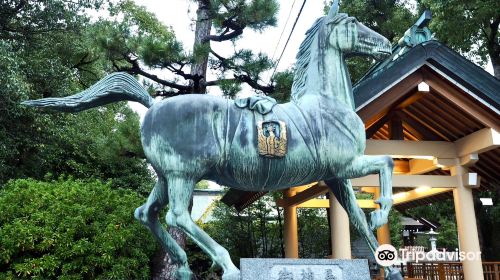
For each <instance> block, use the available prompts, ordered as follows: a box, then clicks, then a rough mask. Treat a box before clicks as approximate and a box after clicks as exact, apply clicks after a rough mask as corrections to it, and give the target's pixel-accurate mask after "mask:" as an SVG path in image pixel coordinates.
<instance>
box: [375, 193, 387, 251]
mask: <svg viewBox="0 0 500 280" xmlns="http://www.w3.org/2000/svg"><path fill="white" fill-rule="evenodd" d="M374 196H375V200H377V199H379V198H380V188H376V189H375V193H374ZM377 208H380V205H378V204H377ZM377 241H378V244H380V245H381V244H391V231H390V230H389V223H387V224H385V225H383V226H381V227H379V228H378V229H377Z"/></svg>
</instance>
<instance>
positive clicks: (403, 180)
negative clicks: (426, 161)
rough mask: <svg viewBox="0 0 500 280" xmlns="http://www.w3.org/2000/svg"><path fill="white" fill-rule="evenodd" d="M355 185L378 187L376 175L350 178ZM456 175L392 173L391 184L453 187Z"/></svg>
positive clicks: (399, 185) (455, 183)
mask: <svg viewBox="0 0 500 280" xmlns="http://www.w3.org/2000/svg"><path fill="white" fill-rule="evenodd" d="M351 182H352V185H353V186H356V187H378V186H379V180H378V175H368V176H365V177H362V178H356V179H352V180H351ZM456 185H457V177H455V176H446V175H394V176H393V177H392V186H393V187H395V188H410V187H421V186H427V187H431V188H454V187H455V186H456Z"/></svg>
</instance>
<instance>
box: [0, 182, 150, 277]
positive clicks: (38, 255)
mask: <svg viewBox="0 0 500 280" xmlns="http://www.w3.org/2000/svg"><path fill="white" fill-rule="evenodd" d="M110 185H111V184H110V183H108V184H102V183H100V182H99V181H90V182H85V181H76V180H73V179H69V180H62V179H61V180H58V181H52V182H40V181H34V180H16V181H10V182H9V183H7V184H6V185H5V186H4V188H3V189H1V190H0V213H1V215H0V278H1V279H26V278H29V279H147V278H149V274H150V272H149V260H150V258H151V256H152V254H153V253H154V251H155V249H157V248H156V245H155V244H156V242H155V241H154V240H153V239H152V238H151V235H150V234H149V232H148V231H147V230H146V229H145V228H144V227H142V225H140V224H139V223H138V222H136V221H135V220H134V217H133V210H134V209H135V207H137V206H139V205H140V204H141V203H143V202H144V201H143V198H141V197H140V196H139V195H137V194H135V193H133V192H131V191H126V190H114V189H111V187H110Z"/></svg>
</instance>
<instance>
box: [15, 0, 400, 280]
mask: <svg viewBox="0 0 500 280" xmlns="http://www.w3.org/2000/svg"><path fill="white" fill-rule="evenodd" d="M306 35H307V36H306V39H305V40H304V42H303V43H302V44H301V46H300V50H299V53H298V54H297V65H296V68H297V69H296V73H295V78H294V83H293V89H292V101H291V102H289V103H286V104H276V102H275V101H274V100H273V99H272V98H269V97H263V96H260V97H259V96H255V97H250V98H247V99H241V100H236V102H235V101H233V100H228V99H223V98H221V97H216V96H210V95H199V94H190V95H182V96H176V97H172V98H168V99H165V100H162V101H155V100H154V99H153V98H151V96H150V95H149V94H148V93H147V92H146V91H145V90H144V89H143V88H142V87H141V86H140V84H139V83H138V82H137V81H136V80H135V79H134V78H133V77H132V76H130V75H128V74H125V73H114V74H111V75H108V76H107V77H105V78H104V79H103V80H101V81H99V82H98V83H96V84H95V85H93V86H92V87H90V88H89V89H87V90H85V91H83V92H81V93H79V94H76V95H73V96H69V97H64V98H45V99H40V100H34V101H26V102H24V104H26V105H29V106H37V107H48V108H52V109H56V110H60V111H67V112H77V111H81V110H85V109H89V108H92V107H96V106H100V105H104V104H107V103H111V102H115V101H119V100H130V101H137V102H140V103H141V104H143V105H144V106H146V107H148V108H149V110H148V112H147V113H146V115H145V117H144V121H143V123H142V126H141V139H142V145H143V148H144V153H145V155H146V157H147V159H148V161H149V162H150V163H151V165H152V167H153V168H154V170H155V171H156V173H157V175H158V181H157V183H156V185H155V186H154V189H153V190H152V192H151V194H150V196H149V198H148V200H147V202H146V203H145V204H144V205H142V206H140V207H139V208H137V209H136V210H135V217H136V218H137V219H138V220H139V221H140V222H141V223H143V224H144V225H145V226H147V227H148V228H149V229H150V230H151V232H152V233H153V234H154V235H155V237H156V238H157V239H158V241H159V242H160V243H161V244H162V246H163V247H164V248H165V250H166V251H167V252H168V253H169V255H170V256H171V258H172V260H173V261H174V262H175V263H177V264H178V265H179V269H178V271H177V278H178V279H191V276H192V272H191V270H190V269H189V266H188V261H187V256H186V253H185V252H184V251H183V250H182V249H181V247H179V245H178V244H177V243H176V242H175V241H174V239H173V238H172V237H171V236H170V235H169V234H168V232H167V231H166V230H165V228H164V227H163V226H162V225H161V223H160V221H159V218H158V213H159V211H160V210H161V209H162V208H164V207H165V206H166V205H167V204H170V208H169V211H168V213H167V215H166V223H167V225H169V226H174V227H178V228H180V229H181V230H183V231H184V232H185V233H186V234H187V235H188V236H190V237H191V238H192V239H193V240H194V241H195V242H196V243H197V244H198V245H199V246H200V247H201V249H203V251H205V252H206V253H207V254H208V255H210V257H211V258H212V260H213V261H214V264H216V265H218V266H220V267H222V269H223V271H224V273H223V277H222V278H223V279H226V280H229V279H231V280H232V279H240V278H239V274H240V272H239V270H238V268H237V267H236V266H235V265H234V264H233V263H232V261H231V258H230V256H229V253H228V252H227V250H226V249H224V248H223V247H222V246H221V245H219V244H218V243H217V242H215V241H214V240H213V239H212V238H211V237H210V236H209V235H208V234H207V233H205V232H204V231H203V230H202V229H201V228H200V227H198V226H197V225H196V224H195V223H194V222H193V220H192V219H191V216H190V213H189V211H188V206H189V202H190V199H191V197H192V194H193V189H194V186H195V184H196V183H197V182H198V181H200V180H202V179H206V180H212V181H216V182H218V183H219V184H222V185H225V186H228V187H231V188H236V189H240V190H244V191H264V190H266V191H269V190H278V189H285V188H288V187H291V186H298V185H303V184H307V183H310V182H315V181H319V180H324V181H325V182H326V183H327V185H328V186H329V187H330V188H331V190H332V191H333V193H334V194H335V196H336V197H337V199H338V200H339V202H340V203H341V205H342V206H343V207H344V209H345V210H346V211H347V213H348V215H349V217H350V220H351V222H352V223H353V224H354V226H355V227H356V229H357V230H358V231H359V233H360V235H361V236H362V237H363V238H364V239H365V240H366V241H367V243H368V244H369V246H370V249H371V250H372V252H374V251H375V249H376V248H377V247H378V243H377V240H376V239H375V237H374V235H373V233H372V230H373V229H374V228H377V227H380V226H381V225H383V224H385V223H387V217H388V213H389V210H390V208H391V206H392V169H393V161H392V159H391V158H390V157H389V156H365V155H363V154H364V150H365V141H366V140H365V137H366V136H365V128H364V124H363V122H362V121H361V119H360V118H359V117H358V115H357V114H356V113H355V108H354V100H353V94H352V85H351V81H350V77H349V73H348V71H347V67H346V63H345V57H346V56H352V55H370V56H372V57H375V58H377V59H380V58H384V57H386V56H388V55H389V54H390V53H391V45H390V42H389V41H388V40H387V39H386V38H384V37H383V36H381V35H380V34H378V33H376V32H374V31H372V30H370V29H369V28H367V27H366V26H364V25H363V24H361V23H359V22H358V21H357V20H356V19H355V18H353V17H349V16H347V15H346V14H343V13H339V12H338V1H335V2H334V4H333V5H332V8H331V10H330V12H329V13H328V15H326V16H324V17H321V18H319V19H317V20H316V22H315V23H314V24H313V26H312V27H311V28H310V29H309V31H308V32H307V33H306ZM271 138H272V139H271ZM261 140H262V141H264V142H262V141H261ZM265 141H267V142H265ZM261 145H262V147H264V152H263V151H262V150H261V148H262V147H261ZM269 145H270V146H269ZM266 147H267V148H268V149H267V150H266ZM374 173H378V174H379V176H380V188H381V197H380V199H379V200H378V201H377V203H379V204H380V206H381V207H380V209H377V210H374V211H373V212H371V213H370V220H369V222H368V221H367V219H366V217H365V214H364V213H363V211H362V210H361V209H360V208H359V207H358V205H357V203H356V197H355V195H354V191H353V188H352V185H351V183H350V180H349V179H351V178H357V177H362V176H366V175H368V174H374ZM385 271H386V275H385V277H386V279H402V277H401V274H400V272H399V271H398V270H397V269H394V268H391V267H388V268H386V269H385Z"/></svg>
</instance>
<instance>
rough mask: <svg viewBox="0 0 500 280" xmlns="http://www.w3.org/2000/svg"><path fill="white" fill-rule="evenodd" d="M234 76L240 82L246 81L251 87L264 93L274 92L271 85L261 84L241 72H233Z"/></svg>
mask: <svg viewBox="0 0 500 280" xmlns="http://www.w3.org/2000/svg"><path fill="white" fill-rule="evenodd" d="M234 77H235V78H236V79H237V80H239V81H241V82H245V83H247V84H248V85H249V86H251V87H252V88H254V89H257V90H260V91H262V92H264V93H266V94H271V93H273V92H274V86H273V85H267V86H263V85H261V84H259V83H258V82H257V81H255V80H254V79H252V78H251V77H250V76H248V75H246V74H243V75H237V74H234Z"/></svg>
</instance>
